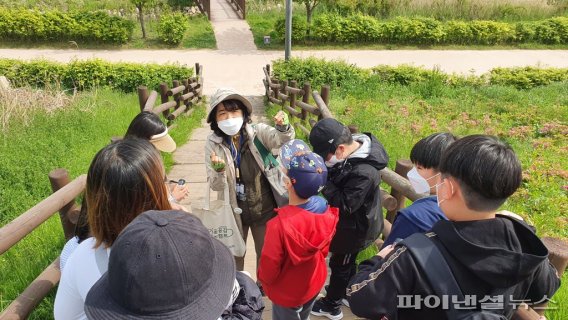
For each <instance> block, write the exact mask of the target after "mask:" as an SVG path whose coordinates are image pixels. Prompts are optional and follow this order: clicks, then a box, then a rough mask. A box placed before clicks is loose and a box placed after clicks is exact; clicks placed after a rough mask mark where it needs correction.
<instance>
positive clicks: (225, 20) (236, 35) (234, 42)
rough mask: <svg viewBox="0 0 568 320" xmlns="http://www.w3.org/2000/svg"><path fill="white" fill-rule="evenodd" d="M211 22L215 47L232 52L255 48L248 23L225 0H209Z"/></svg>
mask: <svg viewBox="0 0 568 320" xmlns="http://www.w3.org/2000/svg"><path fill="white" fill-rule="evenodd" d="M211 24H212V25H213V31H214V32H215V40H216V41H217V49H219V50H222V51H230V52H233V53H235V52H239V51H254V50H256V46H255V44H254V38H253V36H252V32H251V31H250V27H249V25H248V23H247V22H246V21H245V20H243V19H241V18H240V17H239V16H238V15H237V13H236V12H235V10H234V9H233V7H232V5H231V4H229V2H228V1H227V0H213V1H211Z"/></svg>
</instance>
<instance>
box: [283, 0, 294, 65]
mask: <svg viewBox="0 0 568 320" xmlns="http://www.w3.org/2000/svg"><path fill="white" fill-rule="evenodd" d="M285 38H286V39H285V40H284V41H285V43H284V59H285V60H286V61H288V60H290V51H291V50H292V0H286V32H285Z"/></svg>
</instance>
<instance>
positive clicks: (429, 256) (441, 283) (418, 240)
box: [401, 233, 509, 320]
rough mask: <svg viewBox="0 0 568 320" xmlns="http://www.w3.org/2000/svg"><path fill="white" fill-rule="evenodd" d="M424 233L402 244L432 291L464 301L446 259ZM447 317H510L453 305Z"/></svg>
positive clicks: (473, 319)
mask: <svg viewBox="0 0 568 320" xmlns="http://www.w3.org/2000/svg"><path fill="white" fill-rule="evenodd" d="M433 235H434V234H433V233H429V234H428V235H425V234H422V233H415V234H413V235H411V236H410V237H408V238H406V239H404V240H403V241H402V242H401V244H402V245H404V246H405V247H407V248H408V250H410V253H411V254H412V256H413V257H414V261H416V262H417V264H418V265H419V266H420V268H422V270H423V271H424V274H426V277H427V278H428V281H429V282H430V285H431V286H432V289H433V290H434V292H435V293H436V295H438V296H439V297H442V296H444V295H446V296H450V297H451V296H456V297H457V299H458V301H464V295H463V292H462V291H461V289H460V287H459V285H458V283H457V281H456V278H455V277H454V275H453V273H452V270H451V269H450V267H449V266H448V263H447V262H446V259H445V258H444V256H443V255H442V253H441V252H440V250H439V249H438V247H436V245H435V244H434V242H433V241H432V240H430V236H433ZM448 307H449V308H448V309H447V310H445V311H446V316H447V318H448V320H507V319H509V318H508V317H506V316H504V315H502V314H496V313H492V312H489V311H485V310H463V309H454V308H453V303H449V304H448Z"/></svg>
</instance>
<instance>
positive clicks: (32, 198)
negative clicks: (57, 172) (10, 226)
mask: <svg viewBox="0 0 568 320" xmlns="http://www.w3.org/2000/svg"><path fill="white" fill-rule="evenodd" d="M0 103H2V102H0ZM139 110H140V109H139V106H138V97H137V95H136V94H134V93H132V94H125V93H120V92H115V91H110V90H106V89H105V90H100V91H93V92H84V93H80V94H79V96H77V97H76V98H75V99H74V100H73V102H72V103H71V104H70V105H68V106H67V107H63V108H60V109H58V110H56V111H54V112H51V113H46V112H44V111H36V112H34V113H28V116H29V118H28V120H29V122H28V125H23V124H22V123H23V120H22V119H17V118H12V119H11V121H12V125H11V126H10V127H9V129H8V131H7V132H6V133H5V134H3V135H2V140H1V143H0V226H1V225H4V224H6V223H7V222H9V221H11V220H12V219H14V218H15V217H17V216H18V215H19V214H21V213H23V212H25V211H26V210H27V209H29V208H31V207H32V206H34V205H35V204H36V203H38V202H39V201H41V200H42V199H44V198H46V197H47V196H49V195H50V194H51V191H50V190H51V188H50V185H49V180H48V178H47V174H48V173H49V171H51V170H53V169H55V168H66V169H67V170H68V171H69V174H70V177H71V178H74V177H77V176H78V175H80V174H83V173H86V171H87V168H88V166H89V164H90V162H91V159H92V157H93V156H94V154H95V153H96V152H97V151H98V150H99V149H101V148H102V147H103V146H105V145H106V144H108V143H109V141H110V138H111V137H112V136H121V135H123V134H124V132H125V131H126V128H127V127H128V124H129V123H130V121H131V120H132V118H134V116H135V115H136V114H137V113H138V112H139ZM204 116H205V110H204V107H203V106H199V107H198V108H197V110H196V111H195V112H194V113H193V114H192V115H191V116H190V117H183V116H182V117H180V118H179V119H176V121H175V124H176V127H175V128H174V129H172V131H171V135H172V137H173V139H174V140H175V141H176V142H177V143H178V144H183V143H184V142H185V141H187V139H188V137H189V133H190V132H191V130H193V128H196V127H199V126H200V125H201V119H203V117H204ZM172 164H173V160H172V157H171V155H166V156H165V165H166V168H171V166H172ZM63 244H64V239H63V232H62V229H61V224H60V222H59V218H58V217H57V214H56V215H55V216H54V217H52V218H50V219H49V220H48V221H47V222H46V223H44V224H42V225H41V226H40V227H39V228H38V229H36V230H35V231H33V232H32V233H31V234H30V235H28V236H27V237H26V238H24V240H22V241H20V242H19V243H18V244H17V245H16V246H14V247H13V248H12V249H10V250H9V251H7V252H6V253H4V254H3V255H1V256H0V279H2V281H1V282H0V310H2V309H4V308H6V307H7V306H8V304H9V303H10V302H11V301H12V300H13V299H14V298H15V297H16V296H17V295H18V294H19V293H21V292H22V291H23V289H24V288H25V287H26V286H27V285H28V284H29V283H30V282H31V281H32V280H33V279H35V277H36V276H37V275H39V273H40V272H41V271H42V270H43V269H44V268H45V267H47V265H48V264H49V263H51V261H53V260H54V259H55V258H56V257H57V256H58V254H59V252H60V251H61V248H62V247H63ZM54 293H55V290H52V293H51V294H50V296H48V298H47V299H44V300H43V301H42V302H41V303H40V305H39V307H38V308H37V309H36V310H35V311H34V312H33V313H32V314H31V315H30V318H29V319H51V318H52V317H53V316H52V313H53V311H52V310H53V299H54Z"/></svg>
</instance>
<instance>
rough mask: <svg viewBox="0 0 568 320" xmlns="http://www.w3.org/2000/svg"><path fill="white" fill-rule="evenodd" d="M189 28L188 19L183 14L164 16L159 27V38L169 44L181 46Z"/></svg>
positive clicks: (176, 13)
mask: <svg viewBox="0 0 568 320" xmlns="http://www.w3.org/2000/svg"><path fill="white" fill-rule="evenodd" d="M188 26H189V22H188V19H187V17H186V16H185V15H184V14H183V13H181V12H175V13H171V14H164V15H162V17H161V18H160V24H159V25H158V37H159V38H160V40H161V41H163V42H165V43H168V44H175V45H177V44H179V43H180V42H181V40H183V35H184V34H185V31H186V30H187V28H188Z"/></svg>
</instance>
